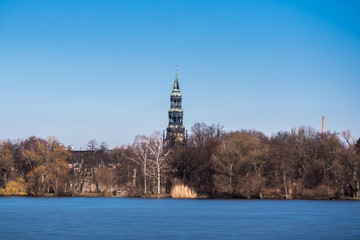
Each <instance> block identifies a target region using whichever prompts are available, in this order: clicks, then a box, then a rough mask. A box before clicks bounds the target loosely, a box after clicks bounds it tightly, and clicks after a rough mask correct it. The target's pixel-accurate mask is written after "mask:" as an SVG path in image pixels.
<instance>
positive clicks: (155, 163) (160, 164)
mask: <svg viewBox="0 0 360 240" xmlns="http://www.w3.org/2000/svg"><path fill="white" fill-rule="evenodd" d="M147 147H148V150H149V152H150V161H151V168H150V169H149V170H150V171H149V173H150V175H151V176H152V177H154V179H156V182H157V194H160V192H161V175H162V174H163V173H164V172H166V170H168V168H169V165H168V154H169V152H164V142H163V139H162V136H161V133H160V132H155V133H154V134H152V135H151V136H150V139H149V141H148V142H147Z"/></svg>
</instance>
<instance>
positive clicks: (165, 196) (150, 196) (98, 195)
mask: <svg viewBox="0 0 360 240" xmlns="http://www.w3.org/2000/svg"><path fill="white" fill-rule="evenodd" d="M11 197H22V198H141V199H154V198H157V199H194V200H198V199H212V200H286V201H291V200H314V201H344V200H346V201H359V200H360V198H355V197H341V198H305V197H299V198H290V199H286V198H284V197H269V196H265V197H263V198H241V197H234V196H206V195H202V196H198V197H196V198H172V197H171V195H170V194H160V195H157V194H146V195H142V196H114V195H106V194H105V195H104V194H102V193H83V194H77V195H59V196H56V195H55V194H44V195H38V196H33V195H23V194H17V195H16V194H15V195H10V194H9V195H6V194H0V198H11Z"/></svg>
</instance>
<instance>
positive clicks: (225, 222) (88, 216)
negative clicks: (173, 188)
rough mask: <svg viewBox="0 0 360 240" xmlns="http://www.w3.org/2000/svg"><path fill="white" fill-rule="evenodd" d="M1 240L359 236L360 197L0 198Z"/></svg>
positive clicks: (324, 237) (349, 237) (359, 237)
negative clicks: (310, 198) (289, 198)
mask: <svg viewBox="0 0 360 240" xmlns="http://www.w3.org/2000/svg"><path fill="white" fill-rule="evenodd" d="M0 219H1V220H0V239H104V240H105V239H360V202H359V201H306V200H290V201H286V200H177V199H136V198H134V199H131V198H0Z"/></svg>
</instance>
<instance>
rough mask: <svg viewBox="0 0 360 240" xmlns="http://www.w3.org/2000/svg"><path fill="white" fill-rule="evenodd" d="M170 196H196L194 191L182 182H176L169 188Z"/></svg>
mask: <svg viewBox="0 0 360 240" xmlns="http://www.w3.org/2000/svg"><path fill="white" fill-rule="evenodd" d="M171 197H172V198H197V194H196V192H195V191H193V190H191V189H190V188H189V187H188V186H185V185H184V184H176V185H175V186H173V187H172V188H171Z"/></svg>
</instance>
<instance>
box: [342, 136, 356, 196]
mask: <svg viewBox="0 0 360 240" xmlns="http://www.w3.org/2000/svg"><path fill="white" fill-rule="evenodd" d="M341 135H342V137H343V138H344V139H345V142H346V144H347V148H346V149H345V151H344V153H343V154H342V155H343V159H344V163H343V166H344V168H345V169H344V172H345V174H344V175H345V179H346V180H345V181H346V182H347V187H348V188H350V190H351V192H352V195H353V197H357V198H358V197H360V179H359V175H358V172H359V171H360V154H358V153H357V151H356V150H357V149H356V140H355V139H354V138H353V137H352V136H351V132H350V130H346V131H343V132H342V133H341Z"/></svg>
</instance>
